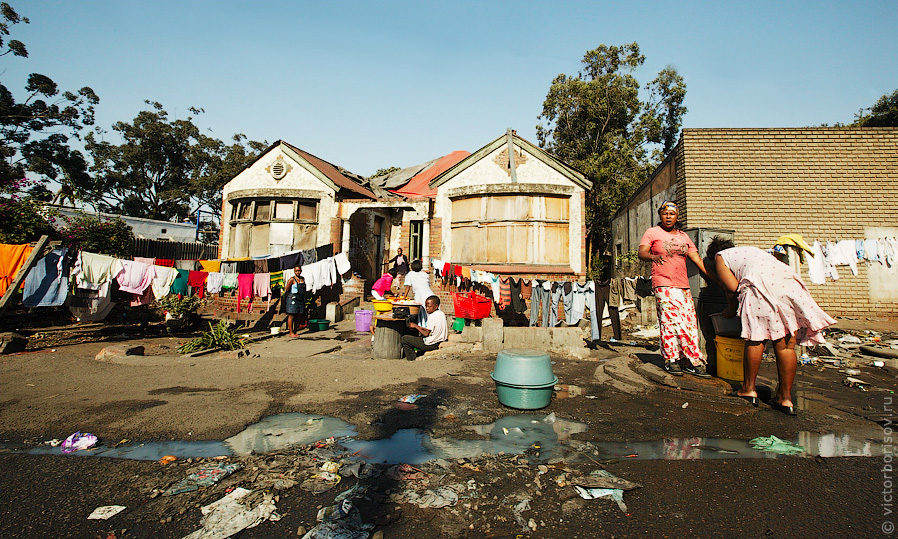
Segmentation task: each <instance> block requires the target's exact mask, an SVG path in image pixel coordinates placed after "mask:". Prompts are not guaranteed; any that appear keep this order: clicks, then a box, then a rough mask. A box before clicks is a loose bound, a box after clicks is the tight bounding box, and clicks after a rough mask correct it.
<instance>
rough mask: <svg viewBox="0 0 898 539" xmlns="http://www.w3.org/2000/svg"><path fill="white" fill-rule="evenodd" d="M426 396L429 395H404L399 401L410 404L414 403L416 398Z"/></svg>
mask: <svg viewBox="0 0 898 539" xmlns="http://www.w3.org/2000/svg"><path fill="white" fill-rule="evenodd" d="M426 396H427V395H406V396H404V397H402V398H401V399H399V402H407V403H409V404H414V403H415V401H416V400H418V399H420V398H421V397H426Z"/></svg>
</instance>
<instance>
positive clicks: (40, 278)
mask: <svg viewBox="0 0 898 539" xmlns="http://www.w3.org/2000/svg"><path fill="white" fill-rule="evenodd" d="M67 252H68V249H65V248H62V249H56V250H54V251H51V252H50V253H48V254H47V256H45V257H43V258H41V259H40V260H38V261H37V264H35V266H34V267H33V268H31V271H29V272H28V276H26V277H25V290H24V293H23V294H22V305H24V306H26V307H59V306H60V305H62V304H64V303H65V300H66V298H67V297H68V295H69V268H68V267H67V266H68V264H66V259H65V255H66V253H67Z"/></svg>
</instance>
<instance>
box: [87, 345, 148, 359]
mask: <svg viewBox="0 0 898 539" xmlns="http://www.w3.org/2000/svg"><path fill="white" fill-rule="evenodd" d="M144 351H145V350H144V347H143V346H107V347H106V348H103V349H102V350H100V352H99V353H98V354H97V356H96V357H95V358H94V359H96V360H97V361H106V360H109V359H112V358H115V357H121V356H142V355H144Z"/></svg>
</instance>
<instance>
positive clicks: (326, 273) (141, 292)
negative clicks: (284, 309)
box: [0, 244, 351, 320]
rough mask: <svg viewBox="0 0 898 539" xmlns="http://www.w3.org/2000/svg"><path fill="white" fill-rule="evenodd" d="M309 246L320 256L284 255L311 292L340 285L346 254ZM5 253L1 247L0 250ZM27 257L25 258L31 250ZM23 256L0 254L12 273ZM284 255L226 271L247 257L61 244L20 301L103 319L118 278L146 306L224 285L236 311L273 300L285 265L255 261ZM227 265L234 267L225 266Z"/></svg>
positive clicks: (32, 273) (278, 260) (345, 270)
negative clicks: (153, 254) (75, 248)
mask: <svg viewBox="0 0 898 539" xmlns="http://www.w3.org/2000/svg"><path fill="white" fill-rule="evenodd" d="M0 245H2V244H0ZM11 247H29V246H11ZM326 247H330V252H333V247H332V246H330V245H329V246H326ZM25 251H27V249H17V250H15V252H17V253H18V252H23V253H24V252H25ZM310 251H311V252H312V253H314V254H315V255H316V256H312V254H311V253H309V252H305V251H296V252H295V253H287V255H286V256H288V259H287V263H289V264H290V266H289V267H290V268H291V269H292V268H293V267H296V266H299V267H301V268H302V270H301V275H302V276H303V277H304V278H305V280H306V286H307V287H308V289H309V290H310V291H312V292H317V291H318V290H320V289H321V288H324V287H327V286H332V285H334V284H336V283H337V280H338V279H337V276H338V275H344V274H346V273H348V272H349V271H350V270H351V265H350V263H349V259H348V258H347V256H346V254H345V253H337V254H336V255H333V256H328V257H325V258H323V259H321V260H317V255H318V254H323V253H324V252H327V251H326V250H324V251H323V250H322V249H320V248H319V249H318V250H310ZM316 251H317V252H316ZM10 252H12V251H10ZM2 254H3V252H2V251H0V255H2ZM294 255H295V256H294ZM25 256H26V258H27V253H25ZM20 258H21V257H20V256H17V258H15V259H13V257H12V256H0V261H5V264H6V266H9V268H8V269H7V271H8V273H10V274H12V275H15V272H17V271H18V269H19V268H20V267H21V260H19V259H20ZM283 258H284V256H281V257H277V258H271V257H266V258H265V259H256V260H255V261H251V263H252V264H253V266H252V268H247V269H249V270H250V271H249V272H247V273H238V272H233V273H224V272H222V271H220V270H221V269H222V267H223V265H225V264H227V263H229V262H233V263H234V264H235V265H234V266H232V267H233V269H235V270H236V269H237V267H236V263H239V262H243V261H233V260H168V259H153V258H143V257H135V258H134V259H133V260H131V259H122V258H118V257H113V256H108V255H101V254H96V253H90V252H88V251H80V252H78V253H77V254H76V255H74V256H72V253H71V252H69V250H68V249H65V248H61V249H56V250H54V251H52V252H50V253H49V254H47V255H46V256H44V257H43V258H41V259H40V260H39V261H38V262H37V263H36V265H35V266H34V267H33V268H32V269H31V271H30V272H29V273H28V275H27V276H26V278H25V282H24V284H23V288H24V294H23V297H22V302H23V304H24V305H25V306H26V307H58V306H62V305H64V304H66V302H68V304H69V307H70V310H71V311H72V313H73V314H74V315H75V316H76V317H78V318H79V319H81V320H87V319H90V320H100V319H102V318H104V317H105V316H106V314H108V312H109V310H110V309H111V307H112V301H111V292H112V284H113V282H114V283H115V284H116V285H117V287H118V290H119V291H121V292H124V293H128V294H131V295H132V301H131V305H132V306H137V305H145V304H148V303H150V302H152V301H153V299H161V298H163V297H165V296H168V295H178V296H189V295H190V294H191V292H192V293H194V294H196V295H198V296H199V297H203V296H204V295H205V294H206V293H210V294H218V293H221V292H222V291H223V290H227V289H233V290H236V293H237V310H238V312H240V310H241V304H240V303H241V301H242V300H244V299H248V301H247V307H249V308H250V310H251V308H252V302H253V300H254V298H256V297H266V298H267V299H268V301H269V304H270V301H271V298H272V290H277V289H279V288H283V286H284V271H283V270H281V269H278V270H277V271H274V272H256V271H255V270H256V269H261V268H260V267H258V266H256V265H255V264H254V263H255V262H258V261H259V260H263V261H265V262H266V266H265V269H267V268H268V267H269V266H267V264H268V261H269V260H274V261H275V262H276V263H277V265H278V268H280V265H281V263H282V262H283V260H282V259H283ZM312 260H314V261H312ZM13 265H15V267H14V268H13V267H12V266H13ZM272 267H273V266H272ZM224 269H231V268H230V267H229V266H224ZM210 270H216V271H210Z"/></svg>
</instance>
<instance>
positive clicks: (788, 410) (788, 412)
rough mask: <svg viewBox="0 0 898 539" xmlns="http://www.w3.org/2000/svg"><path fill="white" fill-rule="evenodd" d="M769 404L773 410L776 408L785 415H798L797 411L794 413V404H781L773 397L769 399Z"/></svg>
mask: <svg viewBox="0 0 898 539" xmlns="http://www.w3.org/2000/svg"><path fill="white" fill-rule="evenodd" d="M769 404H770V407H771V408H773V409H774V410H777V411H778V412H782V413H784V414H786V415H798V414H797V413H795V407H794V406H783V405H782V404H780V403H778V402H776V401H775V400H773V399H770V402H769Z"/></svg>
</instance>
